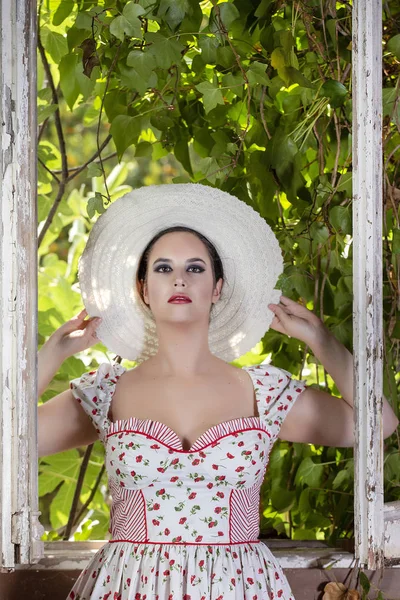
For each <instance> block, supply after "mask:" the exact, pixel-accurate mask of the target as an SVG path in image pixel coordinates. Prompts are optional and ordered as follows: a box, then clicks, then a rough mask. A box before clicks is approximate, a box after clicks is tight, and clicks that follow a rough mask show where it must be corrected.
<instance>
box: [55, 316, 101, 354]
mask: <svg viewBox="0 0 400 600" xmlns="http://www.w3.org/2000/svg"><path fill="white" fill-rule="evenodd" d="M86 316H87V310H86V309H85V308H84V309H83V310H82V311H81V312H80V313H79V314H78V315H76V316H75V317H73V318H72V319H70V320H69V321H67V322H66V323H64V324H63V325H61V327H59V328H58V329H57V330H56V331H55V332H54V333H53V334H52V335H51V336H50V338H49V339H48V340H47V342H46V344H48V345H51V346H52V349H53V351H54V352H56V353H57V354H58V356H60V357H61V359H62V360H66V359H67V358H69V357H70V356H73V355H74V354H77V353H78V352H82V351H83V350H86V348H90V347H91V346H94V345H95V344H98V343H99V339H98V337H97V336H96V329H97V327H98V326H99V325H100V323H101V319H100V317H93V318H91V319H88V320H87V321H85V317H86Z"/></svg>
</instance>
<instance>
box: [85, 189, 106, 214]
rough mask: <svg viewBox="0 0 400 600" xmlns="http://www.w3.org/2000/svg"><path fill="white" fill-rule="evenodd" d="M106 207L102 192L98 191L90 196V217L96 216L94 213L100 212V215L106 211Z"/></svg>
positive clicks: (88, 210)
mask: <svg viewBox="0 0 400 600" xmlns="http://www.w3.org/2000/svg"><path fill="white" fill-rule="evenodd" d="M105 210H106V209H105V208H104V205H103V196H102V195H101V193H100V192H96V193H95V195H94V196H92V197H91V198H89V200H88V203H87V214H88V216H89V218H90V219H92V218H93V217H94V215H95V214H96V212H97V213H99V215H101V214H103V213H104V212H105Z"/></svg>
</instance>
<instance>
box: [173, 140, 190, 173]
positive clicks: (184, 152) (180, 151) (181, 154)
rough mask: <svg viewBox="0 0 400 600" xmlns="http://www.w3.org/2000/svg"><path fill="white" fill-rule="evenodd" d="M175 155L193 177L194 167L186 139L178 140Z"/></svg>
mask: <svg viewBox="0 0 400 600" xmlns="http://www.w3.org/2000/svg"><path fill="white" fill-rule="evenodd" d="M174 154H175V157H176V159H177V160H179V162H180V163H181V165H182V166H183V167H184V168H185V169H186V171H187V172H188V173H189V175H191V176H192V177H193V171H192V166H191V164H190V156H189V146H188V141H187V139H185V138H182V139H180V140H178V141H177V142H176V144H175V146H174Z"/></svg>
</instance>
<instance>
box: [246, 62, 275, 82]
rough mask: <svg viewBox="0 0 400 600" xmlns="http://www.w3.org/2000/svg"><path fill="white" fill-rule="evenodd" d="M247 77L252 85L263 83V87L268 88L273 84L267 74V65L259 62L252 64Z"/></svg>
mask: <svg viewBox="0 0 400 600" xmlns="http://www.w3.org/2000/svg"><path fill="white" fill-rule="evenodd" d="M246 75H247V79H248V80H249V83H250V85H255V84H257V83H261V85H266V86H268V85H269V84H270V83H271V81H270V78H269V77H268V75H267V73H266V65H265V64H264V63H261V62H258V61H255V62H253V63H251V65H250V67H249V68H248V70H247V72H246Z"/></svg>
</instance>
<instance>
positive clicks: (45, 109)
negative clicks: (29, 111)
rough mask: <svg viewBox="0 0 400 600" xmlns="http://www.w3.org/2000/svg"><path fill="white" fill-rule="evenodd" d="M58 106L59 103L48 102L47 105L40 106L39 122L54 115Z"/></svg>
mask: <svg viewBox="0 0 400 600" xmlns="http://www.w3.org/2000/svg"><path fill="white" fill-rule="evenodd" d="M57 108H58V104H48V105H47V106H38V117H37V122H38V124H40V123H43V121H45V120H46V119H47V117H50V116H51V115H53V114H54V113H55V112H56V110H57Z"/></svg>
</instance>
